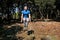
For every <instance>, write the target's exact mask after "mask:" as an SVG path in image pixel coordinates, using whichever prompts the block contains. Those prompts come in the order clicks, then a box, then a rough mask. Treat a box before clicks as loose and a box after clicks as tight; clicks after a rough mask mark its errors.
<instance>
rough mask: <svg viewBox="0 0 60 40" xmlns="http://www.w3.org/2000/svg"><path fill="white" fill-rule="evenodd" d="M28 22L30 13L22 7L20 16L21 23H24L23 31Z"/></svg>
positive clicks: (26, 8) (25, 7)
mask: <svg viewBox="0 0 60 40" xmlns="http://www.w3.org/2000/svg"><path fill="white" fill-rule="evenodd" d="M30 20H31V16H30V11H29V10H28V7H27V6H24V10H23V11H22V15H21V21H23V23H24V29H23V30H27V27H28V23H29V21H30Z"/></svg>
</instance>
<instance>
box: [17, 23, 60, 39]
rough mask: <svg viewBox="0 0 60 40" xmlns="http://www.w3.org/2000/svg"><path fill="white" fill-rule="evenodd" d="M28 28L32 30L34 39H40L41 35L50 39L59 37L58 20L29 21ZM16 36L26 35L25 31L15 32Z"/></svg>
mask: <svg viewBox="0 0 60 40" xmlns="http://www.w3.org/2000/svg"><path fill="white" fill-rule="evenodd" d="M28 29H29V30H34V35H35V37H36V39H35V40H41V37H47V36H49V37H51V39H52V40H59V39H60V22H30V23H29V27H28ZM17 36H24V37H27V36H28V35H27V34H26V33H22V34H17Z"/></svg>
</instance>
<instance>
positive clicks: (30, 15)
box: [29, 14, 31, 22]
mask: <svg viewBox="0 0 60 40" xmlns="http://www.w3.org/2000/svg"><path fill="white" fill-rule="evenodd" d="M29 20H30V22H31V15H30V14H29Z"/></svg>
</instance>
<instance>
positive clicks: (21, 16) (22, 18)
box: [21, 14, 23, 22]
mask: <svg viewBox="0 0 60 40" xmlns="http://www.w3.org/2000/svg"><path fill="white" fill-rule="evenodd" d="M22 21H23V14H21V22H22Z"/></svg>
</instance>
